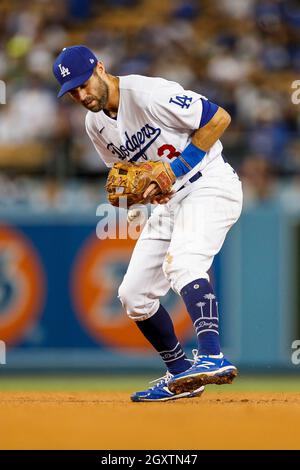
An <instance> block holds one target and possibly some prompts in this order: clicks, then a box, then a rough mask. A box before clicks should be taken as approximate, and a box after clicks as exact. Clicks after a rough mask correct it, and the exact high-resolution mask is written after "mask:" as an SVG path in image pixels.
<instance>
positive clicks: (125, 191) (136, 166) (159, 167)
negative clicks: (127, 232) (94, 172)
mask: <svg viewBox="0 0 300 470" xmlns="http://www.w3.org/2000/svg"><path fill="white" fill-rule="evenodd" d="M175 180H176V176H175V175H174V173H173V171H172V169H171V167H170V165H169V163H166V162H161V161H158V162H145V163H129V162H127V163H115V164H114V166H113V168H112V169H111V170H110V172H109V174H108V178H107V182H106V186H105V188H106V191H107V195H108V200H109V202H110V203H111V204H112V205H113V206H117V207H118V206H119V205H120V202H121V200H123V204H122V207H126V201H125V200H124V199H125V198H127V207H130V206H132V205H133V204H138V203H139V204H147V203H148V202H149V199H147V200H145V199H144V198H143V194H144V192H145V190H146V189H147V188H148V186H149V185H150V184H151V183H156V184H157V186H158V187H159V190H160V194H168V193H169V192H170V191H171V188H172V185H173V184H174V183H175Z"/></svg>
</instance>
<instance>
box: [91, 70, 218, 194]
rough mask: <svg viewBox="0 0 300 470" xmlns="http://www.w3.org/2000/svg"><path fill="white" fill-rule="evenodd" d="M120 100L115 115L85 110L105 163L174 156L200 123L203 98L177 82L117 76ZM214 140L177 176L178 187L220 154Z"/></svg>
mask: <svg viewBox="0 0 300 470" xmlns="http://www.w3.org/2000/svg"><path fill="white" fill-rule="evenodd" d="M119 80H120V81H119V87H120V101H119V109H118V115H117V119H112V118H110V117H109V116H108V115H107V114H105V113H104V112H103V111H100V112H98V113H93V112H91V111H88V113H87V115H86V130H87V133H88V135H89V137H90V139H91V140H92V142H93V144H94V146H95V148H96V150H97V152H98V153H99V155H100V157H101V158H102V160H103V161H104V163H105V164H106V165H107V166H108V167H112V166H113V164H114V163H116V162H120V161H124V160H127V161H131V162H137V161H139V162H142V161H144V160H152V161H157V160H161V159H162V160H165V161H168V162H170V161H172V160H173V159H175V158H176V157H177V156H178V155H179V154H180V153H181V152H182V151H183V150H184V149H185V147H186V146H187V145H188V144H189V143H190V141H191V136H192V133H193V131H195V130H196V129H198V128H199V127H200V121H201V116H202V101H201V98H203V99H207V98H205V97H204V96H202V95H199V94H198V93H195V92H193V91H190V90H184V89H183V88H182V86H181V85H179V84H178V83H175V82H171V81H168V80H165V79H162V78H150V77H143V76H140V75H128V76H124V77H119ZM221 152H222V144H221V142H220V141H219V140H218V141H217V142H216V143H215V144H214V145H213V146H212V147H211V149H210V150H209V152H208V153H207V154H206V155H205V157H204V158H203V160H202V161H201V162H200V163H198V165H196V166H195V167H194V168H193V169H192V170H191V171H190V172H189V173H187V174H186V175H183V176H181V177H180V178H178V183H177V187H176V188H174V189H178V188H179V187H180V186H182V185H183V184H184V183H185V182H186V181H187V180H189V179H190V178H191V176H193V175H194V174H195V173H197V172H198V171H202V170H203V169H204V168H206V167H207V166H208V165H209V164H210V163H211V162H212V161H213V160H215V159H216V158H217V157H220V155H221Z"/></svg>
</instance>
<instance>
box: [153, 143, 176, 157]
mask: <svg viewBox="0 0 300 470" xmlns="http://www.w3.org/2000/svg"><path fill="white" fill-rule="evenodd" d="M166 152H169V153H166ZM157 154H158V156H159V157H167V158H170V159H171V158H174V157H179V155H180V152H177V150H176V148H175V147H174V145H171V144H164V145H162V146H161V147H159V149H157Z"/></svg>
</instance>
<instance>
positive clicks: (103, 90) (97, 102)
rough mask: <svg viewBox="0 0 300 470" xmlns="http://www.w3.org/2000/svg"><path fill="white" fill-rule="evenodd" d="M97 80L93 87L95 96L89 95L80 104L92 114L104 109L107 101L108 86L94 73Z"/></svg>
mask: <svg viewBox="0 0 300 470" xmlns="http://www.w3.org/2000/svg"><path fill="white" fill-rule="evenodd" d="M94 76H95V77H96V78H97V82H96V83H97V85H96V87H95V94H90V95H88V96H87V97H86V99H85V100H84V101H83V102H82V104H83V106H84V107H85V108H87V109H88V110H89V111H92V112H93V113H98V112H99V111H101V110H102V109H104V108H105V106H106V104H107V101H108V85H107V83H105V81H104V80H102V78H100V77H99V75H98V74H97V72H96V73H94Z"/></svg>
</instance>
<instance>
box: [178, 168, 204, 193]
mask: <svg viewBox="0 0 300 470" xmlns="http://www.w3.org/2000/svg"><path fill="white" fill-rule="evenodd" d="M201 176H202V173H201V171H197V173H195V174H194V176H192V177H191V178H190V179H189V182H190V183H195V181H197V180H198V179H199V178H201ZM185 187H186V186H185V184H184V185H183V186H181V187H180V188H179V189H178V191H181V190H182V189H183V188H185ZM178 191H177V192H178Z"/></svg>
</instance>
